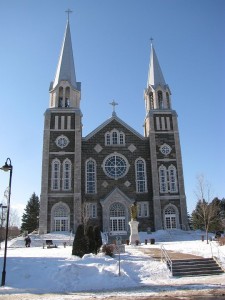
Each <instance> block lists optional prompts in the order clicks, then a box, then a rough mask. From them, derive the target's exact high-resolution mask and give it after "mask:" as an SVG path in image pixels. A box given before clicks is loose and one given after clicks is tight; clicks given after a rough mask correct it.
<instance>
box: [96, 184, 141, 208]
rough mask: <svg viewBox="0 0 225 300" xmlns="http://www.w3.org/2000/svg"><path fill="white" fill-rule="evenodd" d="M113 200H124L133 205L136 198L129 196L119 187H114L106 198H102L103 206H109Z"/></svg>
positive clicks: (123, 201) (125, 202)
mask: <svg viewBox="0 0 225 300" xmlns="http://www.w3.org/2000/svg"><path fill="white" fill-rule="evenodd" d="M113 202H122V203H123V204H125V206H127V205H132V204H133V203H134V202H135V200H134V199H131V198H129V197H127V195H125V194H124V193H123V192H122V191H121V190H120V189H119V188H118V187H116V188H115V189H113V190H112V191H111V192H110V193H109V194H108V195H107V196H106V197H105V198H104V199H101V200H100V203H101V205H102V206H108V205H109V204H110V203H113Z"/></svg>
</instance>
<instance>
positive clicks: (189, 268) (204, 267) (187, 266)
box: [168, 258, 224, 276]
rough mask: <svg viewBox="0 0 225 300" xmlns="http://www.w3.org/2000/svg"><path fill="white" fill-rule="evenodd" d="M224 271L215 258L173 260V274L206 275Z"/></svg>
mask: <svg viewBox="0 0 225 300" xmlns="http://www.w3.org/2000/svg"><path fill="white" fill-rule="evenodd" d="M168 267H169V266H168ZM169 269H171V267H169ZM222 273H224V271H223V270H222V269H221V267H220V266H219V265H218V264H217V262H216V261H215V260H214V259H213V258H202V259H185V260H172V275H173V276H206V275H219V274H222Z"/></svg>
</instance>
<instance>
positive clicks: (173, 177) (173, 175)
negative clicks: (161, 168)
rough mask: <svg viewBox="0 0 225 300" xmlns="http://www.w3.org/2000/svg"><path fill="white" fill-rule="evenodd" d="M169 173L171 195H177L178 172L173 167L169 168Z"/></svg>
mask: <svg viewBox="0 0 225 300" xmlns="http://www.w3.org/2000/svg"><path fill="white" fill-rule="evenodd" d="M168 173H169V187H170V192H171V193H177V190H178V189H177V171H176V168H175V167H174V166H173V165H171V166H169V168H168Z"/></svg>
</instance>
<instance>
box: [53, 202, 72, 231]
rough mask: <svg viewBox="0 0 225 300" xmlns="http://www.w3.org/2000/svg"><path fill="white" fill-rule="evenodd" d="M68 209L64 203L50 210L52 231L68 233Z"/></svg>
mask: <svg viewBox="0 0 225 300" xmlns="http://www.w3.org/2000/svg"><path fill="white" fill-rule="evenodd" d="M69 221H70V209H69V207H68V206H67V205H66V204H65V203H62V202H60V203H58V204H55V205H54V206H53V208H52V231H69Z"/></svg>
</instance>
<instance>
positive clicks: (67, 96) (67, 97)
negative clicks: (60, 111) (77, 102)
mask: <svg viewBox="0 0 225 300" xmlns="http://www.w3.org/2000/svg"><path fill="white" fill-rule="evenodd" d="M65 107H70V88H69V87H67V88H66V99H65Z"/></svg>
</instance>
